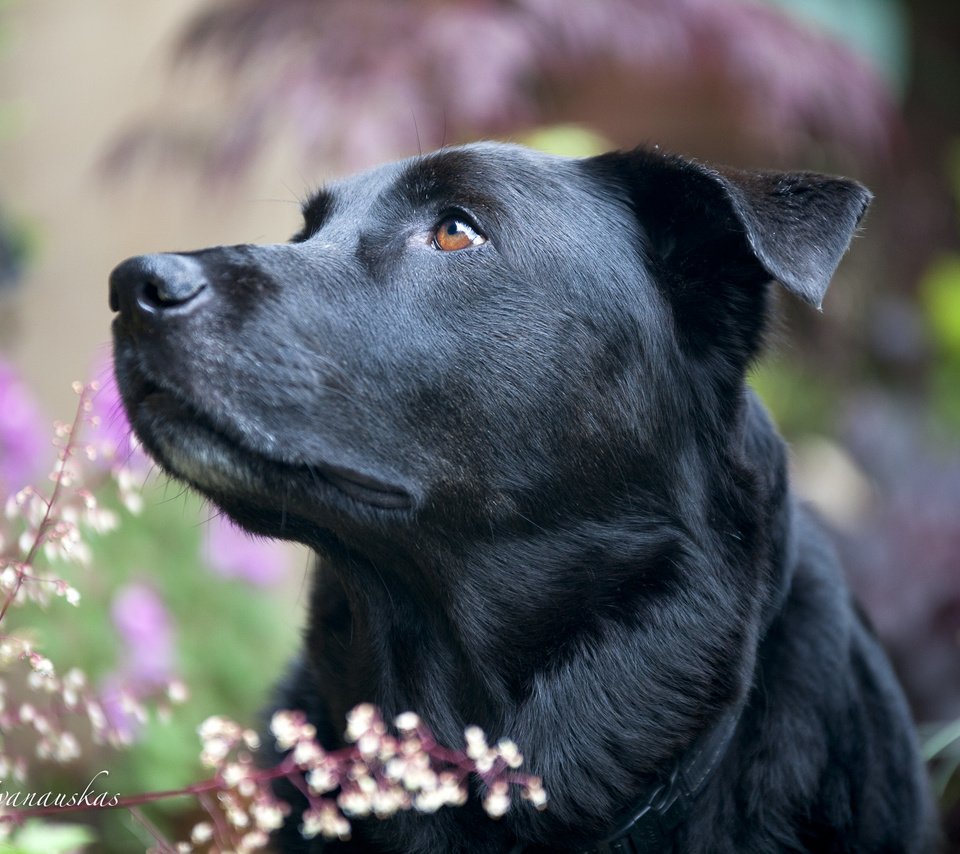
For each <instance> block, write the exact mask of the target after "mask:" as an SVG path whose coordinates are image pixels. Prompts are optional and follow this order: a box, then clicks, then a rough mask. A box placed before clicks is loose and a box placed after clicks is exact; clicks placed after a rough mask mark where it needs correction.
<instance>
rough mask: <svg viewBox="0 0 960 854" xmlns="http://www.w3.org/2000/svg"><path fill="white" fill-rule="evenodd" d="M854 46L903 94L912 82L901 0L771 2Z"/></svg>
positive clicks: (783, 0) (906, 23) (799, 0)
mask: <svg viewBox="0 0 960 854" xmlns="http://www.w3.org/2000/svg"><path fill="white" fill-rule="evenodd" d="M767 2H768V3H772V4H773V5H774V6H780V7H781V8H783V9H786V10H788V11H789V12H790V13H791V14H792V15H795V16H797V17H798V18H801V19H802V20H805V21H809V22H810V23H811V24H814V25H816V26H819V27H822V28H823V29H824V30H826V31H827V32H829V33H831V34H832V35H833V36H835V37H836V38H838V39H840V40H841V41H843V42H845V43H847V44H848V45H850V46H851V47H853V48H854V49H855V50H856V51H857V52H859V53H860V54H862V55H863V56H864V57H865V58H867V59H868V60H869V61H870V62H871V63H872V64H873V65H874V66H876V67H877V68H878V69H879V70H880V71H881V72H883V75H884V77H885V78H886V80H887V81H888V83H889V84H890V85H891V86H893V88H894V89H895V90H896V91H897V92H898V93H900V94H902V93H903V92H904V90H905V89H906V86H907V82H908V79H909V67H910V57H909V44H908V37H907V34H908V27H909V23H908V17H907V12H906V9H905V8H904V6H903V4H902V3H900V2H899V0H767Z"/></svg>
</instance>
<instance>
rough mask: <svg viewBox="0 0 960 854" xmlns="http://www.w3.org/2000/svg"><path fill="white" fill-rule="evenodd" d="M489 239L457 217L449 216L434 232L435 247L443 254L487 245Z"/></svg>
mask: <svg viewBox="0 0 960 854" xmlns="http://www.w3.org/2000/svg"><path fill="white" fill-rule="evenodd" d="M486 242H487V238H485V237H484V236H483V235H482V234H478V233H477V232H476V231H475V230H474V228H473V227H472V226H471V225H470V224H469V223H466V222H464V221H463V220H462V219H459V218H458V217H455V216H448V217H447V218H446V219H445V220H444V221H443V222H441V223H440V225H438V226H437V230H436V231H434V232H433V245H434V246H435V247H436V248H437V249H440V250H442V251H443V252H456V251H457V250H458V249H469V248H470V247H471V246H479V245H480V244H481V243H486Z"/></svg>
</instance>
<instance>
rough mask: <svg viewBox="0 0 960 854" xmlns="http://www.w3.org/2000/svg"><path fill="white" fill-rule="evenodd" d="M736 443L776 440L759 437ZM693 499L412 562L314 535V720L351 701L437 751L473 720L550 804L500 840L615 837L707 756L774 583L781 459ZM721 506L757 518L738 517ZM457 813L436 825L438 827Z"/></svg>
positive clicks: (519, 815)
mask: <svg viewBox="0 0 960 854" xmlns="http://www.w3.org/2000/svg"><path fill="white" fill-rule="evenodd" d="M760 415H761V416H762V413H761V414H760ZM757 417H760V416H757V415H755V414H749V413H748V414H747V421H748V422H750V421H751V419H755V418H757ZM749 426H750V425H749V424H748V427H749ZM753 426H754V427H755V426H756V425H753ZM749 432H751V433H753V432H754V430H753V427H750V430H749ZM745 441H746V442H748V443H749V442H757V441H763V442H769V441H777V442H779V440H772V439H770V438H769V436H767V435H763V431H762V430H761V433H760V436H759V437H758V436H756V435H754V436H752V437H751V438H750V439H748V440H745ZM744 456H745V457H747V458H749V455H748V454H745V455H744ZM766 458H767V459H769V458H770V457H769V455H767V456H766ZM736 465H737V463H736V461H735V460H732V461H731V470H733V469H735V468H736ZM701 492H702V493H703V494H705V495H714V494H717V493H719V494H720V498H719V499H718V500H716V502H715V506H714V504H698V503H697V502H696V501H694V500H692V499H685V501H684V512H685V513H686V516H685V517H683V516H681V515H678V513H676V512H671V510H670V508H663V507H657V506H653V505H652V504H651V503H644V502H642V501H641V502H638V501H637V500H636V499H635V498H634V499H633V501H632V502H623V503H622V504H621V505H620V506H619V507H618V508H616V510H615V511H613V510H611V511H610V512H609V513H608V514H607V515H605V516H604V517H603V518H602V521H598V520H597V519H596V518H591V519H584V518H580V519H560V520H557V524H556V525H554V526H551V527H549V528H547V527H538V526H535V525H530V524H524V525H520V524H517V525H515V526H514V527H513V528H510V529H506V528H505V529H502V530H495V531H494V532H493V533H492V534H491V535H490V536H488V537H487V538H485V539H483V541H482V542H477V543H476V544H475V545H473V546H471V545H469V544H467V545H465V544H464V543H463V542H461V541H457V544H456V547H454V546H453V545H449V544H448V545H446V546H444V545H443V544H442V543H440V542H439V541H437V540H434V541H432V542H430V543H429V546H428V547H427V548H425V549H424V550H423V551H422V552H419V553H418V551H417V549H416V548H413V547H410V546H406V547H404V546H402V545H397V546H395V547H394V546H391V545H387V544H386V543H383V544H378V543H376V542H374V541H371V542H370V543H369V544H368V545H365V547H364V548H359V547H358V546H357V544H356V543H352V544H349V545H348V544H347V543H345V542H344V541H343V540H340V539H334V538H332V537H331V538H328V539H324V541H323V542H320V543H318V544H317V546H318V551H320V553H321V563H322V568H321V571H320V572H319V573H318V576H317V581H316V585H315V590H314V594H313V601H312V609H313V613H312V619H311V620H310V626H311V630H310V635H309V636H308V637H307V651H308V652H307V654H308V659H309V662H310V665H311V667H312V668H313V670H314V672H315V674H316V678H317V681H318V683H319V684H320V685H322V686H324V688H323V693H324V697H323V702H324V706H325V708H324V710H323V712H324V716H325V717H327V718H328V719H329V720H331V721H334V722H336V721H342V720H343V717H344V715H345V714H346V712H347V711H348V710H349V709H350V708H351V707H352V706H353V705H355V704H357V703H360V702H373V703H375V704H377V705H378V706H379V707H380V708H381V709H382V710H383V712H384V713H385V714H386V715H387V716H392V715H396V714H399V713H400V712H403V711H406V710H415V711H416V712H418V714H420V715H421V717H422V718H423V719H424V720H425V721H426V722H427V723H428V725H429V726H430V727H431V729H432V730H433V731H434V733H435V735H436V736H437V738H438V739H439V740H440V741H441V742H444V743H447V744H451V745H457V744H460V743H461V742H462V737H463V736H462V733H463V729H464V727H465V726H466V725H468V724H478V725H480V726H481V727H483V728H484V729H485V730H486V731H487V733H488V735H489V736H490V737H492V738H493V739H498V738H500V737H503V736H506V737H510V738H512V739H513V740H515V741H516V742H517V743H518V744H520V745H521V748H522V749H523V750H524V754H525V756H526V759H527V764H528V767H529V768H530V769H531V770H532V771H533V772H534V773H537V774H539V775H541V776H542V777H543V778H544V780H545V781H546V784H547V787H548V794H549V796H550V809H549V810H547V811H546V812H545V813H535V812H534V811H533V810H529V809H523V808H520V809H517V810H514V811H512V812H511V813H510V814H508V816H507V817H506V818H505V819H504V821H503V822H501V823H499V825H498V826H499V828H500V831H498V832H509V833H510V834H511V835H513V836H514V838H517V839H526V840H536V839H541V840H542V839H550V838H556V836H557V834H559V833H564V834H567V835H569V833H570V828H578V829H582V833H583V839H582V847H583V848H584V849H589V848H590V846H591V845H592V844H594V841H595V840H597V839H602V838H604V837H607V836H609V834H610V832H611V830H612V829H620V830H622V828H623V825H622V824H618V819H617V816H623V815H625V814H629V813H630V811H631V810H633V811H634V812H636V810H637V808H638V807H642V806H644V805H645V799H648V797H649V795H650V794H651V792H654V791H655V790H656V789H657V787H662V784H663V782H664V775H665V774H666V775H667V776H669V773H670V769H677V768H683V767H684V763H685V762H686V758H687V757H688V756H690V755H692V754H691V751H693V753H694V754H695V753H696V752H697V748H696V746H695V745H696V744H697V743H698V741H697V740H698V738H704V739H706V740H707V741H708V742H709V743H710V745H711V747H710V751H709V752H710V754H711V756H712V757H713V759H715V760H716V762H719V759H720V757H722V755H723V749H724V748H725V746H726V740H725V739H727V738H729V733H730V732H732V731H733V729H732V726H728V725H729V724H730V722H731V721H733V722H735V719H736V715H737V714H738V710H739V708H740V707H741V706H742V704H743V702H744V700H745V697H746V695H747V692H748V690H749V688H750V685H751V682H752V679H753V671H754V664H755V661H756V655H757V647H758V645H759V642H760V638H761V635H762V633H763V632H764V631H765V630H766V628H767V627H768V626H769V625H770V623H771V622H772V621H773V620H774V619H775V616H776V614H777V613H778V612H779V609H780V607H781V605H782V602H783V599H784V597H785V596H786V592H787V590H788V589H789V583H790V581H789V579H790V567H791V565H792V562H793V560H794V557H793V546H792V537H791V536H790V535H789V534H790V530H791V529H792V525H793V505H792V501H791V499H790V497H789V491H788V489H787V482H786V465H785V456H784V455H783V453H782V451H781V455H780V462H779V464H778V465H774V466H772V467H770V468H768V469H767V470H765V471H764V472H750V471H745V472H744V471H739V472H738V471H734V472H733V475H732V476H730V477H725V478H724V480H723V482H722V483H717V484H706V485H704V488H703V489H702V490H701ZM741 493H742V494H741ZM746 493H749V494H746ZM739 506H743V507H748V508H758V507H759V508H763V509H762V510H761V511H758V512H760V513H761V516H760V517H759V518H754V517H750V516H748V515H745V514H746V511H745V514H744V515H743V516H742V517H741V516H740V515H738V513H739V512H740V511H739V510H737V509H736V508H737V507H739ZM717 507H719V508H720V510H716V508H717ZM731 507H732V508H734V509H733V510H730V509H729V508H731ZM721 512H722V513H724V514H725V515H719V514H720V513H721ZM774 543H777V544H786V545H778V546H777V547H776V548H774V547H773V546H772V544H774ZM424 554H429V555H430V559H425V558H424ZM708 566H709V571H707V567H708ZM744 567H757V569H756V571H755V573H754V575H753V576H751V577H745V573H744ZM718 577H719V578H720V579H721V583H720V584H718V582H717V579H718ZM681 581H682V584H681V583H680V582H681ZM758 594H759V595H758ZM704 614H710V619H711V625H712V632H713V638H712V643H711V644H710V645H707V646H706V648H705V647H704V645H703V641H702V625H703V619H704V616H703V615H704ZM665 639H669V643H665ZM728 729H729V732H728ZM717 732H721V735H723V737H722V738H720V737H718V736H717V735H716V733H717ZM724 733H725V735H724ZM716 762H714V761H713V760H711V762H710V763H708V766H709V767H708V768H707V770H706V773H704V774H703V775H702V776H703V779H704V780H706V779H708V778H709V774H710V772H711V770H712V768H713V767H714V765H715V764H716ZM688 776H689V772H688ZM551 784H552V785H551ZM676 791H678V792H679V791H680V790H679V789H677V790H676ZM683 793H685V794H686V795H689V796H694V797H695V796H696V794H697V790H691V789H690V788H689V787H687V788H686V789H684V790H683ZM660 794H663V790H662V788H661V792H660ZM687 800H689V797H688V798H687ZM458 812H459V811H450V814H451V815H450V817H444V818H442V819H439V821H441V822H447V823H449V824H451V826H454V825H455V824H456V822H457V821H458V820H459V819H458V818H457V817H456V815H457V813H458ZM465 820H466V819H465ZM438 832H439V831H438ZM456 832H463V830H462V828H461V829H460V830H458V831H456ZM453 833H454V831H451V834H453ZM571 842H572V843H573V844H578V842H579V841H578V839H576V838H571ZM438 850H439V849H438Z"/></svg>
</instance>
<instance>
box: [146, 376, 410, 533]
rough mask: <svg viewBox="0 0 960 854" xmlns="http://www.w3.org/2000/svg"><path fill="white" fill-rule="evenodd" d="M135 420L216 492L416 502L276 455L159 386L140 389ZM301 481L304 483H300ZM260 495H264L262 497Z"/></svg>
mask: <svg viewBox="0 0 960 854" xmlns="http://www.w3.org/2000/svg"><path fill="white" fill-rule="evenodd" d="M132 409H133V415H134V417H133V423H134V426H135V428H136V431H137V433H138V434H139V435H140V436H141V437H142V438H143V440H144V444H145V445H146V447H147V448H148V450H152V451H154V452H155V456H156V457H157V458H158V459H159V460H160V461H161V463H162V464H163V465H164V467H165V468H166V469H168V470H169V472H170V473H171V474H172V475H174V476H175V477H178V478H180V479H181V480H184V481H186V482H187V483H189V484H190V485H191V486H194V487H196V488H197V489H199V490H200V491H201V492H204V493H207V494H208V495H210V496H211V497H213V498H217V497H224V496H229V497H232V498H236V499H240V500H243V499H245V498H248V499H250V500H251V501H252V502H253V503H255V504H256V503H260V502H261V501H264V500H265V499H266V500H267V502H269V498H270V496H271V495H275V494H278V493H279V492H282V493H283V494H284V495H285V496H287V497H288V498H291V499H293V500H294V503H296V501H295V496H296V494H297V493H298V491H299V492H301V493H302V494H303V495H305V496H307V495H309V497H310V499H311V500H309V501H308V502H307V505H308V506H307V507H304V508H302V509H303V510H304V511H305V515H306V516H308V517H309V516H310V515H311V513H310V512H309V508H310V507H316V504H315V502H316V500H318V499H319V500H320V502H321V503H325V502H326V503H329V502H330V501H335V502H338V503H339V502H342V500H343V499H344V498H347V499H352V500H353V501H356V502H358V503H360V504H363V505H366V506H368V507H373V508H377V509H379V510H405V509H409V508H410V507H411V506H412V504H413V498H412V496H411V494H410V493H409V492H408V491H407V490H406V489H404V488H402V487H399V486H396V485H393V484H389V483H386V482H383V481H381V480H379V479H378V478H376V477H373V476H370V475H367V474H363V473H361V472H357V471H353V470H351V469H347V468H343V467H341V466H336V465H332V464H325V463H317V464H313V465H310V464H307V463H302V462H293V461H287V460H281V459H277V458H276V457H274V456H272V455H270V454H269V453H264V452H258V451H257V450H255V449H253V448H252V447H251V446H250V443H249V442H243V441H242V440H239V439H237V438H234V437H233V436H230V435H227V434H225V433H222V432H221V431H220V430H219V429H217V427H216V426H214V425H213V424H212V423H210V422H209V421H208V419H206V418H205V417H204V416H203V415H202V414H201V413H199V412H198V411H197V410H196V409H195V408H193V407H192V406H191V405H190V404H189V403H186V402H184V401H181V400H180V399H179V398H178V397H177V396H176V395H175V394H172V393H170V392H167V391H163V390H161V389H158V388H152V387H148V388H147V389H146V390H141V394H140V399H139V402H138V403H136V404H135V405H134V406H133V407H132ZM297 484H299V486H300V489H299V490H298V489H297ZM258 499H259V501H258Z"/></svg>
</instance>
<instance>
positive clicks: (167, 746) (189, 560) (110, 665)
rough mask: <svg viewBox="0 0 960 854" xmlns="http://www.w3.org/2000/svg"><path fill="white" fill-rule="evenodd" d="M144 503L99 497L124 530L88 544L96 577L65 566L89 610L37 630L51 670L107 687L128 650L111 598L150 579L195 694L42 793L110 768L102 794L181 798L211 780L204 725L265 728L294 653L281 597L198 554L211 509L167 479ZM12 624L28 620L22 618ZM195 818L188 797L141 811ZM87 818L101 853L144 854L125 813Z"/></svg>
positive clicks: (294, 619) (39, 779)
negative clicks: (131, 506) (178, 791)
mask: <svg viewBox="0 0 960 854" xmlns="http://www.w3.org/2000/svg"><path fill="white" fill-rule="evenodd" d="M144 500H145V504H146V506H147V509H146V510H145V511H144V512H143V513H142V515H139V516H133V515H131V514H130V513H129V512H127V511H126V510H124V509H123V508H122V507H121V506H120V505H119V504H118V503H113V504H111V502H110V501H109V500H107V497H102V498H101V503H102V504H103V506H105V507H109V508H110V509H112V510H114V511H115V512H117V513H118V514H119V515H120V517H121V523H120V527H119V528H118V529H117V530H116V531H114V532H111V533H109V534H106V535H103V536H102V537H99V538H97V539H93V538H91V540H90V545H91V546H92V548H93V568H92V569H91V570H89V571H88V572H87V573H85V577H82V578H78V577H77V574H78V570H77V569H76V568H75V567H69V566H66V565H63V566H62V567H60V566H59V565H56V569H57V571H58V572H59V573H60V574H62V575H63V576H64V577H66V578H70V577H73V578H74V579H75V584H76V586H77V587H79V588H80V589H81V590H82V594H83V600H82V601H81V603H80V607H79V608H78V610H77V611H76V612H74V613H73V614H71V618H70V619H69V620H64V617H63V611H62V608H56V607H53V608H51V609H49V610H47V611H44V612H38V611H36V609H33V610H32V611H31V612H30V614H29V626H30V628H31V629H33V630H34V632H35V634H36V636H37V639H38V643H39V645H40V647H41V648H42V649H44V650H45V653H46V654H47V655H48V656H49V657H50V658H51V659H52V660H54V661H56V662H58V664H59V665H60V666H61V667H67V666H78V667H80V668H81V669H83V670H85V671H86V672H87V674H88V675H89V676H90V677H91V678H92V679H94V680H95V683H96V680H99V682H100V684H101V685H104V684H105V683H104V680H105V679H107V678H109V677H111V676H112V675H114V674H116V673H117V672H118V669H119V668H121V667H122V663H123V652H124V650H123V645H122V642H121V641H120V640H119V638H118V634H117V630H116V628H115V626H114V623H113V621H112V620H111V617H110V611H111V602H112V599H113V595H114V593H115V592H116V591H117V590H118V589H119V588H121V587H122V586H123V585H124V584H126V583H128V582H131V581H145V582H147V583H148V584H149V585H150V586H151V587H152V588H154V589H155V590H156V591H157V593H158V594H159V596H160V598H161V599H162V601H163V603H164V604H165V606H166V607H167V609H168V611H169V614H170V616H171V619H172V622H173V625H174V631H175V637H176V650H177V656H176V669H175V675H177V676H178V677H180V678H182V679H183V681H184V682H185V683H186V684H187V687H188V690H189V694H190V697H189V700H188V701H187V702H186V703H185V704H184V705H182V706H177V707H176V708H175V709H174V710H172V712H171V713H170V714H169V715H165V716H164V717H163V719H161V718H159V717H157V716H154V717H152V718H151V719H150V720H149V721H148V722H147V723H146V724H145V725H144V726H143V727H142V728H138V731H137V736H136V743H135V744H134V746H133V748H132V749H130V750H120V751H111V750H109V749H104V748H100V749H97V750H94V751H85V752H84V753H83V756H82V758H81V759H80V760H78V761H77V762H76V763H74V764H72V765H70V766H65V767H57V766H49V767H48V768H47V770H46V772H45V773H44V774H41V775H37V776H35V777H32V778H31V781H30V785H31V787H32V789H33V790H37V791H46V790H49V791H54V792H56V791H63V792H71V791H75V790H77V786H78V785H79V787H80V789H81V790H82V788H83V785H84V784H85V783H86V782H87V781H88V780H89V779H90V778H91V777H93V775H94V774H96V773H97V772H99V771H101V770H108V771H109V777H108V778H101V781H102V782H103V784H104V788H108V789H109V791H111V792H119V793H121V794H123V795H130V794H135V793H138V792H144V791H155V790H163V789H175V788H181V787H183V786H186V785H189V784H190V783H193V782H196V781H197V780H200V779H203V778H205V777H206V776H208V775H209V771H207V770H205V769H203V768H202V767H201V765H200V762H199V758H198V757H199V742H198V740H197V735H196V730H197V726H198V725H199V724H200V722H201V721H203V720H204V719H205V718H207V717H208V716H210V715H212V714H221V713H226V714H229V715H230V716H231V717H233V718H234V719H236V720H240V721H246V722H247V723H248V724H253V725H256V724H257V722H258V719H259V712H260V711H261V709H263V708H264V706H265V705H266V703H267V700H268V692H269V691H270V690H271V689H272V685H273V682H274V681H275V680H276V678H277V675H278V674H280V673H282V672H283V670H284V668H285V666H286V663H287V660H288V658H289V656H290V655H291V653H292V651H293V649H294V646H295V640H296V637H297V631H298V625H299V615H293V614H291V613H289V611H287V610H285V609H284V606H283V605H282V601H281V597H279V596H264V595H262V593H261V592H259V591H255V590H253V589H251V587H250V585H248V584H246V583H244V582H242V581H236V580H230V579H224V578H222V577H220V576H218V575H216V574H214V573H213V572H211V571H210V570H209V569H208V568H207V567H206V566H204V564H203V561H202V560H201V559H200V546H201V537H202V534H203V527H204V523H205V519H206V518H207V517H208V515H209V514H210V513H212V512H213V511H212V510H211V509H210V508H209V507H207V506H205V505H204V504H203V503H202V502H201V501H200V499H199V498H197V497H196V496H194V495H193V494H192V493H187V492H183V491H182V490H181V488H180V487H178V486H174V485H173V484H171V483H170V482H168V481H166V480H161V481H160V482H158V483H155V484H154V486H152V487H148V489H147V491H146V492H145V494H144ZM11 616H13V617H14V618H16V619H23V618H24V617H25V615H23V614H21V613H20V612H13V613H12V615H11ZM8 619H9V618H8ZM13 627H14V628H16V622H13ZM104 690H107V691H109V690H110V689H109V688H107V687H105V688H104ZM10 699H11V701H16V697H13V698H10ZM194 809H195V804H194V803H193V802H192V799H189V798H180V799H173V800H170V801H163V802H158V803H156V804H154V805H151V806H150V807H145V808H144V812H146V813H148V814H150V815H151V816H152V817H153V819H154V820H155V821H156V823H157V824H158V825H160V826H161V827H163V826H168V827H169V825H170V822H174V823H187V822H189V816H190V815H191V812H190V811H191V810H194ZM185 811H186V812H185ZM84 819H85V820H89V821H91V822H95V823H96V828H97V837H98V840H99V841H98V844H97V849H96V850H97V851H98V852H104V853H105V854H106V852H115V853H116V854H127V852H129V851H131V850H136V849H137V844H136V842H134V841H133V840H134V839H136V838H137V837H141V838H142V837H143V831H142V829H141V828H140V827H139V826H138V825H137V824H135V822H134V821H133V819H132V818H131V816H130V815H129V814H128V813H127V812H126V811H125V810H93V811H89V812H87V813H85V814H84ZM37 832H38V833H39V830H38V831H37ZM134 834H136V836H134ZM174 835H176V834H174ZM146 845H147V843H146V842H144V845H143V847H146ZM3 850H4V849H3V847H2V844H0V851H3ZM48 850H50V851H53V850H54V849H52V848H51V849H48Z"/></svg>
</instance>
